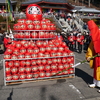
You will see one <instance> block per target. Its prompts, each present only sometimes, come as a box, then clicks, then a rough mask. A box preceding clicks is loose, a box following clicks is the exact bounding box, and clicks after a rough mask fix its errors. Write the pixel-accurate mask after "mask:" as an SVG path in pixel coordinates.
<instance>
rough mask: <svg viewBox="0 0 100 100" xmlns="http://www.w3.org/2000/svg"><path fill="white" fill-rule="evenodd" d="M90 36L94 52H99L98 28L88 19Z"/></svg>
mask: <svg viewBox="0 0 100 100" xmlns="http://www.w3.org/2000/svg"><path fill="white" fill-rule="evenodd" d="M88 28H89V30H90V34H91V38H92V40H93V45H94V49H95V52H96V53H100V30H99V28H98V26H97V25H96V24H95V22H94V21H93V20H90V21H88Z"/></svg>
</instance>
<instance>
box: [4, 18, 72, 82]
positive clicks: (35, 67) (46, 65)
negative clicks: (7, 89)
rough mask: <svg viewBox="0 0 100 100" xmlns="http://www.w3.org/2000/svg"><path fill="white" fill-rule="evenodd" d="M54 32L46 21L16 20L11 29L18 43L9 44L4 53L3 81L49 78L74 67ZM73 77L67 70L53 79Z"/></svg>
mask: <svg viewBox="0 0 100 100" xmlns="http://www.w3.org/2000/svg"><path fill="white" fill-rule="evenodd" d="M55 31H56V27H55V25H54V24H53V23H52V22H51V21H50V20H49V19H45V18H42V19H41V20H37V19H33V20H32V19H19V20H18V23H17V24H15V25H14V38H16V39H18V40H13V41H12V43H11V44H10V45H9V46H8V48H7V49H6V51H5V53H4V60H5V76H6V81H12V80H27V79H38V78H49V77H51V78H52V77H53V75H55V74H56V73H58V72H59V71H62V70H64V69H67V68H69V67H71V66H72V65H73V64H74V54H73V52H72V51H70V50H69V48H68V46H67V45H66V43H65V42H63V38H62V37H61V36H57V34H54V33H55ZM26 38H27V40H26ZM41 38H42V39H41ZM44 38H46V39H44ZM50 38H51V39H50ZM35 39H36V40H35ZM73 73H74V69H73V68H70V69H69V70H66V71H64V72H62V73H59V74H57V75H56V76H61V75H70V74H73Z"/></svg>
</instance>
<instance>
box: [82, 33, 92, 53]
mask: <svg viewBox="0 0 100 100" xmlns="http://www.w3.org/2000/svg"><path fill="white" fill-rule="evenodd" d="M90 42H91V36H90V35H89V32H86V33H85V35H84V48H83V50H84V53H86V52H87V49H88V46H89V44H90Z"/></svg>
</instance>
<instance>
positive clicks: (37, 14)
mask: <svg viewBox="0 0 100 100" xmlns="http://www.w3.org/2000/svg"><path fill="white" fill-rule="evenodd" d="M26 17H27V19H30V20H42V10H41V8H40V6H39V5H37V4H30V5H29V6H28V7H27V9H26Z"/></svg>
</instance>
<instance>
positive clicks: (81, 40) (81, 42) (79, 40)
mask: <svg viewBox="0 0 100 100" xmlns="http://www.w3.org/2000/svg"><path fill="white" fill-rule="evenodd" d="M76 40H77V42H79V43H80V44H83V40H84V36H83V35H81V36H78V37H77V38H76Z"/></svg>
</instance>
